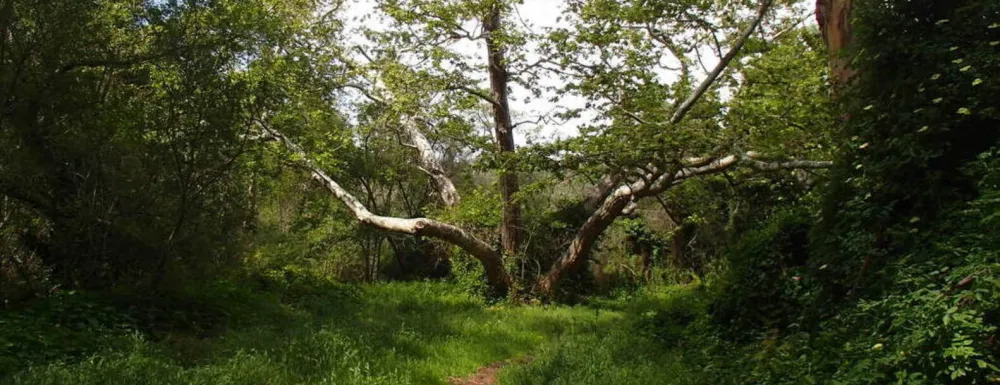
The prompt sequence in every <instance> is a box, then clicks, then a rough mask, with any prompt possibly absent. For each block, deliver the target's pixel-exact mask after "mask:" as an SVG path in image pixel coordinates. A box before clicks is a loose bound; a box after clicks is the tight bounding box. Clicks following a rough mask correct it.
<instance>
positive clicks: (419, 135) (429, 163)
mask: <svg viewBox="0 0 1000 385" xmlns="http://www.w3.org/2000/svg"><path fill="white" fill-rule="evenodd" d="M403 126H404V127H403V128H404V130H406V133H407V135H408V136H409V137H410V141H411V142H413V147H415V148H416V149H417V152H418V153H419V157H420V166H419V167H420V169H421V170H423V171H424V172H425V173H427V175H429V176H430V177H431V179H432V180H433V181H434V185H435V186H436V187H437V192H438V195H440V196H441V201H442V202H444V204H445V206H448V207H454V206H455V205H458V202H459V200H460V199H461V196H460V195H459V194H458V189H456V188H455V184H454V183H452V181H451V178H448V174H447V173H446V172H445V171H444V167H443V166H441V162H440V161H439V160H438V158H437V154H435V153H434V148H433V147H431V142H430V141H429V140H427V137H426V136H424V133H423V132H421V131H420V126H421V124H420V122H419V121H418V120H417V119H414V118H411V117H404V118H403Z"/></svg>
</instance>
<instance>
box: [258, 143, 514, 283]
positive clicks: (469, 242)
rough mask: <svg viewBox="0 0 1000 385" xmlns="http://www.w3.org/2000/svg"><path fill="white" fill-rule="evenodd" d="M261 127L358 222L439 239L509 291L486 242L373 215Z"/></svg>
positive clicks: (440, 226)
mask: <svg viewBox="0 0 1000 385" xmlns="http://www.w3.org/2000/svg"><path fill="white" fill-rule="evenodd" d="M260 127H261V130H262V131H263V133H264V135H265V136H267V137H271V138H274V139H277V140H279V141H281V142H282V144H284V145H285V147H286V148H288V149H289V150H290V151H292V152H293V153H295V155H296V156H299V157H300V162H301V163H302V165H303V166H305V167H306V168H307V169H308V170H309V171H310V172H311V173H312V177H313V179H315V180H316V181H318V182H320V183H321V184H322V185H323V187H326V189H327V190H329V191H330V193H332V194H333V195H334V196H335V197H336V198H337V199H339V200H340V201H341V202H342V203H343V204H344V206H346V207H347V209H348V210H349V211H350V212H351V214H352V215H353V216H354V218H355V219H357V220H358V222H360V223H362V224H365V225H367V226H372V227H374V228H377V229H380V230H384V231H389V232H394V233H400V234H409V235H414V236H424V237H431V238H436V239H440V240H442V241H445V242H448V243H450V244H453V245H455V246H458V247H460V248H462V250H464V251H465V252H467V253H469V254H470V255H472V256H473V257H474V258H476V259H477V260H479V262H480V263H481V264H482V265H483V269H485V271H486V277H487V281H488V282H489V284H490V286H492V287H493V288H494V289H497V290H500V291H501V292H506V291H507V289H508V288H509V287H510V276H509V275H508V274H507V271H506V270H505V269H504V266H503V260H502V259H501V258H500V254H499V253H497V252H496V251H495V250H493V249H492V248H491V247H490V246H489V245H488V244H487V243H486V242H483V241H481V240H479V239H478V238H476V237H475V236H473V235H472V234H470V233H468V232H466V231H465V230H462V229H461V228H459V227H457V226H454V225H451V224H448V223H444V222H440V221H436V220H433V219H428V218H396V217H386V216H380V215H376V214H374V213H372V212H371V211H369V210H368V208H366V207H365V206H364V204H362V203H361V201H359V200H358V199H357V198H355V197H354V195H351V193H350V192H348V191H347V190H345V189H344V188H343V187H341V186H340V184H338V183H337V182H336V181H334V180H333V178H331V177H330V176H329V175H327V174H326V172H324V171H323V170H322V169H321V168H320V167H319V166H318V165H316V163H315V162H313V161H312V160H311V159H309V157H308V155H307V154H306V153H305V151H303V150H302V148H301V147H299V146H298V145H297V144H296V143H295V142H293V141H292V140H290V139H289V138H288V137H286V136H284V135H283V134H281V133H280V132H277V131H275V130H272V129H270V128H268V127H266V126H264V125H263V124H261V125H260Z"/></svg>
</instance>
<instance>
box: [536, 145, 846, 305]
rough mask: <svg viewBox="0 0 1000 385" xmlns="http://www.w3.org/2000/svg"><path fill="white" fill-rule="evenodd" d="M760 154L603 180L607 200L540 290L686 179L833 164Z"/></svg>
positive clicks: (698, 160)
mask: <svg viewBox="0 0 1000 385" xmlns="http://www.w3.org/2000/svg"><path fill="white" fill-rule="evenodd" d="M757 157H758V154H756V153H754V152H748V153H745V154H739V155H729V156H725V157H721V158H709V157H702V158H688V159H686V160H685V161H683V162H682V164H683V166H682V168H681V169H679V170H678V169H676V168H675V169H674V170H662V169H657V168H652V170H651V172H650V173H648V174H646V175H644V176H643V178H642V179H640V180H638V181H636V182H633V183H631V184H627V185H621V186H618V187H617V188H614V189H608V188H607V187H608V186H607V183H608V182H609V180H608V179H605V180H603V181H602V182H603V183H602V184H601V185H599V186H598V187H597V188H595V190H597V191H598V192H599V195H592V196H591V197H589V198H588V199H593V198H595V196H604V199H603V200H602V201H601V202H600V206H598V207H597V208H596V209H595V210H594V211H593V212H592V213H591V214H590V217H588V218H587V221H586V222H584V224H583V226H581V227H580V230H578V231H577V233H576V236H574V238H573V241H572V242H571V243H570V246H569V248H568V249H567V250H566V251H565V252H564V253H563V255H562V256H560V257H559V259H558V260H557V261H556V262H555V263H554V264H553V265H552V268H551V269H550V270H549V272H548V273H547V274H546V275H545V276H543V277H542V278H540V279H539V281H538V289H539V290H540V291H541V292H542V293H551V292H552V289H553V288H554V287H555V285H556V284H558V282H559V280H560V279H561V278H562V277H563V276H565V275H566V274H567V273H569V272H571V271H573V270H576V269H578V268H579V267H580V266H581V265H582V264H583V261H585V260H586V258H587V256H588V255H589V253H590V250H591V248H592V247H593V245H594V244H595V243H596V242H597V240H598V238H600V236H601V234H603V233H604V231H605V230H607V228H608V227H609V226H611V224H612V223H614V221H615V219H617V218H618V217H620V216H621V215H627V214H629V212H630V211H631V209H632V205H634V204H635V202H637V201H639V200H640V199H642V198H645V197H649V196H656V195H658V194H660V193H662V192H664V191H666V190H667V189H668V188H670V187H672V186H676V185H678V184H680V183H682V182H684V181H685V180H687V179H691V178H693V177H696V176H700V175H708V174H714V173H719V172H722V171H725V170H728V169H731V168H733V167H736V166H738V165H746V166H747V167H749V168H751V169H754V170H757V171H761V172H766V171H775V170H792V169H816V168H828V167H830V166H832V165H833V162H825V161H806V160H791V161H784V162H766V161H761V160H759V159H756V158H757Z"/></svg>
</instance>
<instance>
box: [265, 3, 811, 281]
mask: <svg viewBox="0 0 1000 385" xmlns="http://www.w3.org/2000/svg"><path fill="white" fill-rule="evenodd" d="M365 5H367V6H372V11H371V15H372V16H370V17H372V18H373V19H372V20H369V21H367V22H366V24H367V25H369V26H368V27H362V28H360V33H361V35H359V36H362V37H361V38H358V37H355V38H354V39H341V40H342V41H341V42H340V43H339V44H340V47H339V48H338V49H336V50H335V51H336V52H335V53H334V54H331V55H328V56H324V57H325V58H326V59H329V60H332V61H333V62H336V63H337V64H336V65H332V66H329V65H328V66H327V68H336V69H337V70H336V71H334V72H333V73H326V74H325V75H324V76H325V77H326V78H332V79H335V80H334V81H333V83H336V84H337V87H336V88H338V89H339V90H340V93H339V95H341V96H342V99H343V100H348V101H349V102H348V104H351V105H350V106H348V110H357V111H362V110H363V111H373V110H374V111H377V113H376V114H374V115H369V116H367V118H366V119H365V120H364V123H363V124H368V125H370V126H371V127H370V128H372V129H376V130H379V131H381V132H384V133H387V135H390V136H393V135H394V136H395V137H396V138H398V145H399V146H401V147H405V148H409V149H410V150H411V153H412V156H413V160H414V161H413V162H412V167H414V168H416V169H419V170H422V171H423V172H424V173H425V174H426V175H427V177H428V178H429V180H430V181H432V182H433V184H434V185H435V186H436V190H437V196H438V197H439V198H440V204H441V205H442V206H444V207H456V206H459V205H461V204H462V203H461V202H462V201H461V192H460V191H459V189H458V188H457V187H456V185H457V184H456V183H454V182H453V181H452V177H453V176H454V175H453V174H452V173H450V172H449V170H447V167H446V166H445V163H446V162H442V158H441V156H440V155H439V154H438V153H439V150H440V149H441V148H442V144H443V143H447V144H449V145H450V146H459V147H463V148H465V149H466V150H465V154H466V156H467V157H469V158H474V159H475V160H476V161H477V162H478V163H479V164H480V165H481V166H482V167H483V168H484V169H485V170H487V171H489V172H492V173H494V174H495V175H496V179H497V185H498V189H499V191H500V197H501V207H500V208H499V210H500V212H501V214H502V215H501V217H502V221H501V224H500V227H501V229H500V233H501V242H500V247H494V246H493V245H492V244H491V243H492V242H490V241H491V240H489V239H482V238H481V237H479V236H478V235H477V232H476V231H475V229H470V228H463V227H461V226H458V225H456V224H453V223H448V222H446V221H443V220H437V219H433V218H408V217H396V216H391V215H388V214H385V213H379V212H378V210H375V209H373V208H371V207H368V206H366V205H365V204H364V203H363V202H362V200H360V199H358V198H356V197H355V195H354V194H352V192H351V191H350V189H348V188H345V187H344V186H343V185H342V184H341V183H340V182H339V181H338V180H337V178H336V176H335V175H333V173H331V172H329V170H328V168H327V167H324V163H323V161H322V158H323V156H329V154H330V152H329V150H327V152H324V150H323V149H322V148H319V151H318V152H317V151H311V149H313V148H316V147H315V146H311V145H308V146H305V147H303V146H300V143H301V142H302V140H303V137H302V136H300V135H299V134H297V133H294V132H290V131H289V130H287V129H286V128H285V126H284V125H283V124H282V122H281V121H276V120H274V119H270V118H268V117H267V116H262V117H261V118H260V119H259V120H258V123H259V124H258V127H259V128H260V129H261V131H262V132H263V134H265V136H267V137H270V138H273V139H277V140H278V141H279V142H281V143H283V144H284V147H285V148H286V149H288V150H290V151H291V152H292V153H294V154H295V159H296V160H297V161H298V162H299V164H300V165H302V166H304V167H305V168H306V169H308V171H309V172H310V173H311V174H312V177H313V178H314V179H316V180H317V181H319V182H320V183H321V184H322V185H323V186H324V187H326V188H327V189H328V190H329V191H330V193H332V194H333V195H334V196H335V197H336V198H337V199H339V200H340V201H341V202H342V203H343V204H344V205H345V206H346V208H347V209H348V211H349V212H350V213H351V215H352V216H353V217H354V218H355V219H356V220H358V221H359V222H360V223H362V224H365V225H368V226H371V227H373V228H376V229H380V230H383V231H387V232H392V233H398V234H409V235H413V236H418V237H430V238H435V239H438V240H441V241H444V242H446V243H449V244H452V245H454V246H457V247H459V248H461V249H462V250H463V251H465V252H466V253H468V254H469V255H471V256H472V257H474V258H476V259H477V260H478V261H479V262H480V263H481V264H482V266H483V268H484V270H485V275H486V277H487V281H488V283H489V285H490V286H492V287H493V288H494V289H495V290H497V291H498V292H500V293H504V292H506V291H507V290H508V288H509V287H510V285H511V284H512V278H511V276H510V274H509V273H508V271H507V270H506V268H505V265H504V261H505V258H506V257H509V256H512V255H516V254H518V253H521V252H524V250H525V248H524V247H523V244H522V240H523V237H524V234H523V232H524V226H523V224H522V219H521V210H522V206H523V204H522V203H521V202H520V201H519V199H520V197H521V196H523V194H520V193H519V191H520V189H521V186H520V183H519V182H521V181H520V180H519V176H521V177H523V176H524V175H525V174H526V173H527V172H529V171H530V172H536V171H544V172H548V173H550V174H551V175H553V177H554V178H558V177H566V176H567V175H570V176H576V177H577V178H578V179H589V180H594V181H595V182H594V184H593V186H591V187H590V188H587V189H586V193H585V194H583V196H581V197H579V200H580V207H583V209H584V210H585V211H586V214H585V215H584V218H585V219H584V220H582V221H581V223H579V224H576V225H574V231H575V232H574V235H573V237H572V240H571V241H570V242H568V244H567V247H566V248H565V250H563V251H562V253H561V255H559V256H558V258H554V260H553V261H552V263H551V265H550V267H549V268H548V271H547V272H544V273H543V274H540V275H539V276H538V277H537V279H535V280H534V282H531V283H527V284H528V285H532V286H534V287H535V289H536V290H538V291H540V292H542V293H550V292H552V290H553V289H554V288H555V287H556V285H557V284H558V283H559V282H560V281H561V280H562V279H563V278H564V277H566V276H567V275H568V274H569V273H572V272H574V271H576V270H579V269H580V267H581V266H582V265H584V264H585V261H586V260H587V258H588V256H589V254H590V253H591V251H592V249H593V248H594V246H595V244H596V243H597V241H598V240H599V239H600V237H601V235H602V234H603V233H604V232H605V230H607V229H608V227H609V226H610V225H611V224H612V223H613V222H614V221H615V220H616V219H618V218H619V217H621V216H623V215H626V214H629V213H631V212H633V211H634V210H635V209H636V207H637V205H638V202H640V201H641V200H643V199H646V198H655V197H658V196H660V195H661V194H663V193H664V192H665V191H667V190H669V189H671V188H672V187H675V186H678V185H680V184H682V183H684V182H685V181H688V180H691V179H694V178H698V177H702V176H706V175H711V174H718V173H723V172H727V171H730V170H735V169H740V170H743V171H742V172H741V173H740V174H738V175H750V174H753V173H768V172H776V171H782V170H805V169H817V168H825V167H828V166H829V165H830V164H829V162H825V161H822V160H815V159H809V158H808V157H809V156H811V155H816V154H817V153H816V152H815V151H811V150H814V149H815V147H813V146H808V145H796V146H780V145H774V143H775V142H781V139H780V137H781V136H782V135H787V131H788V130H787V127H788V126H796V125H798V126H806V125H811V124H813V123H814V121H813V118H815V117H816V116H815V114H810V113H809V112H801V111H800V112H796V111H782V114H781V115H780V116H779V117H778V118H777V119H765V120H766V124H763V123H760V120H758V121H756V122H757V123H756V124H755V121H754V120H753V119H748V118H746V115H748V114H749V115H753V114H755V111H756V110H762V111H768V108H767V106H766V105H764V106H757V105H753V103H747V102H742V103H734V102H732V101H731V100H730V99H733V98H736V99H737V100H741V99H739V98H741V97H743V95H744V94H745V92H743V90H744V89H745V88H747V87H748V85H749V82H748V79H761V78H765V77H763V76H761V75H759V74H756V75H755V74H754V72H753V69H754V68H755V67H754V66H755V65H760V64H761V63H764V64H767V63H769V61H767V60H761V58H764V57H768V55H772V54H774V53H775V52H777V54H779V55H784V56H785V57H788V58H789V60H794V56H795V55H794V53H792V52H790V51H789V50H788V49H787V48H786V49H783V50H775V49H772V48H773V47H774V46H781V45H782V44H785V43H782V39H784V40H788V36H794V35H798V34H800V27H801V26H800V25H799V24H800V23H801V22H802V20H803V19H804V18H805V17H811V15H808V14H806V13H805V11H803V8H802V5H801V4H798V3H797V2H794V1H791V2H789V1H782V2H779V1H772V0H763V1H737V2H733V1H715V0H690V1H683V2H619V1H610V0H584V1H581V0H569V1H567V2H566V3H565V4H564V8H565V14H564V15H563V16H562V17H561V18H560V23H559V25H558V26H557V27H552V28H547V29H544V30H539V29H533V28H531V27H530V26H529V25H527V24H526V23H524V22H523V21H522V20H521V19H520V18H519V16H518V7H519V6H521V5H522V4H521V2H517V1H502V0H412V1H405V0H378V1H373V2H361V3H346V4H344V3H338V4H334V5H327V9H333V11H329V12H324V13H323V14H324V15H326V14H329V13H331V12H333V13H336V11H337V10H341V9H349V8H350V7H352V6H354V7H362V6H365ZM808 12H809V13H811V9H809V10H808ZM374 20H379V21H378V22H377V23H376V22H375V21H374ZM371 25H381V27H378V28H376V27H371ZM333 40H336V39H327V40H326V41H325V43H326V44H332V43H331V42H332V41H333ZM792 40H793V41H794V39H792ZM343 41H348V42H347V43H344V42H343ZM786 43H787V42H786ZM300 45H302V46H310V45H317V44H316V42H315V41H312V40H309V41H305V42H303V43H301V44H300ZM786 45H787V44H786ZM792 46H793V47H794V44H792ZM327 51H328V52H331V51H330V49H329V48H327ZM304 55H305V53H304ZM310 61H313V62H320V61H319V60H310ZM779 61H780V60H779ZM317 68H319V65H317ZM783 69H784V70H788V69H787V68H783ZM320 72H322V71H320ZM553 79H554V81H553ZM750 93H751V94H752V92H750ZM789 95H790V96H791V97H794V96H795V95H794V94H792V93H790V94H789ZM772 99H773V96H772ZM524 100H536V101H537V100H544V101H545V102H546V103H550V104H552V105H554V106H555V108H553V112H552V113H551V114H546V115H543V116H537V117H533V119H525V120H523V121H516V120H515V118H518V117H523V116H524V115H525V114H524V112H523V111H513V108H512V106H513V105H516V103H513V102H514V101H524ZM567 100H575V101H578V103H568V102H565V101H567ZM779 104H781V105H782V106H785V107H788V106H794V104H793V103H779ZM802 104H803V105H805V104H808V103H802ZM789 109H790V110H794V107H789V108H786V110H789ZM772 110H773V109H772ZM734 111H735V112H739V113H740V114H742V115H740V114H736V115H733V112H734ZM772 112H773V111H772ZM553 122H555V123H560V124H564V125H565V124H576V125H577V128H578V130H579V135H577V136H575V137H573V138H571V139H568V140H561V141H556V142H550V143H544V144H540V145H526V146H522V147H520V148H518V147H517V146H515V130H518V129H521V128H522V127H523V128H528V127H531V126H535V127H537V126H539V125H545V124H546V123H553ZM769 130H772V131H769ZM796 132H798V131H796ZM797 135H798V136H797V137H796V138H795V139H794V140H798V141H801V142H803V143H805V142H809V141H810V140H813V141H815V140H820V139H821V137H822V135H814V136H813V137H812V138H810V136H809V135H808V133H807V134H801V132H800V133H799V134H797ZM306 139H307V138H306ZM794 140H793V141H794ZM758 145H759V148H755V146H758ZM317 157H319V158H317Z"/></svg>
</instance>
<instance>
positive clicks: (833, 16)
mask: <svg viewBox="0 0 1000 385" xmlns="http://www.w3.org/2000/svg"><path fill="white" fill-rule="evenodd" d="M850 18H851V0H817V1H816V23H817V24H819V29H820V32H822V33H823V40H825V41H826V47H827V49H828V50H829V55H830V56H829V57H830V59H829V60H830V70H831V71H832V76H831V79H832V81H833V85H834V87H842V86H845V85H847V84H848V82H849V81H850V79H851V77H853V76H854V70H853V69H851V58H850V57H847V56H845V53H847V52H849V51H848V50H849V49H850V47H851V42H852V36H851V22H850Z"/></svg>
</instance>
